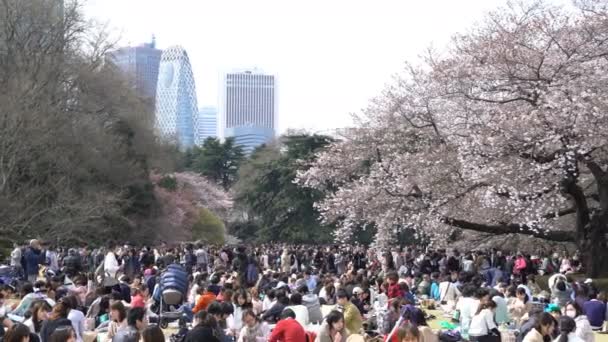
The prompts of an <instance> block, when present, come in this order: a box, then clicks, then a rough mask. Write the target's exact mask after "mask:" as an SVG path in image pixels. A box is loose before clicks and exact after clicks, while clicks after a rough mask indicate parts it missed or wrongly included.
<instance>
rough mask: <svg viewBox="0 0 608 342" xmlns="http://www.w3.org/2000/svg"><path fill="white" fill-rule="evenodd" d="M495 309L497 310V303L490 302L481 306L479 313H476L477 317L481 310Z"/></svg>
mask: <svg viewBox="0 0 608 342" xmlns="http://www.w3.org/2000/svg"><path fill="white" fill-rule="evenodd" d="M494 308H496V302H495V301H493V300H489V301H488V302H485V303H481V304H479V307H478V308H477V313H475V315H479V313H480V312H481V310H484V309H490V310H492V309H494Z"/></svg>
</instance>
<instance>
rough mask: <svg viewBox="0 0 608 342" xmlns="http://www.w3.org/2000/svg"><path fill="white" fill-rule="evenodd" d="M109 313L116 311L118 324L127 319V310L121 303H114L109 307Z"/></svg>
mask: <svg viewBox="0 0 608 342" xmlns="http://www.w3.org/2000/svg"><path fill="white" fill-rule="evenodd" d="M110 311H118V319H119V323H120V322H122V321H124V320H125V318H127V309H126V308H125V306H124V304H122V302H114V303H112V305H111V306H110Z"/></svg>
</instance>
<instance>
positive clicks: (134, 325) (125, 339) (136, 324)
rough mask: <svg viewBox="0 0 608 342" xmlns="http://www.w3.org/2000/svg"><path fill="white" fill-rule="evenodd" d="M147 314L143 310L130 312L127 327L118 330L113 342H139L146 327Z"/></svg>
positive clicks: (135, 309) (136, 309)
mask: <svg viewBox="0 0 608 342" xmlns="http://www.w3.org/2000/svg"><path fill="white" fill-rule="evenodd" d="M145 314H146V312H145V311H144V309H142V308H134V309H131V310H129V313H128V314H127V326H126V327H123V328H120V329H118V331H117V332H116V335H115V336H114V338H113V339H112V342H139V339H140V337H141V336H140V332H141V331H142V330H143V329H144V328H145V327H146V322H145V320H144V317H145Z"/></svg>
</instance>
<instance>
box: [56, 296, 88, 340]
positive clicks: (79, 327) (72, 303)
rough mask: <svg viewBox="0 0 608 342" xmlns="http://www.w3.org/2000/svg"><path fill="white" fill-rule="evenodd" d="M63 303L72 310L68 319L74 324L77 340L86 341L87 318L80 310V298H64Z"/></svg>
mask: <svg viewBox="0 0 608 342" xmlns="http://www.w3.org/2000/svg"><path fill="white" fill-rule="evenodd" d="M61 302H62V303H64V304H65V305H67V306H68V307H69V308H70V312H69V313H68V319H69V320H70V321H71V322H72V328H74V332H76V340H77V341H78V342H82V341H83V339H84V330H85V326H84V325H85V317H84V313H82V311H80V310H78V298H76V296H75V295H69V296H66V297H63V298H62V299H61Z"/></svg>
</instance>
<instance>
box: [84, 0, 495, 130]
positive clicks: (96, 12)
mask: <svg viewBox="0 0 608 342" xmlns="http://www.w3.org/2000/svg"><path fill="white" fill-rule="evenodd" d="M504 3H505V1H504V0H460V1H455V0H297V1H296V0H87V5H86V7H85V10H86V14H87V15H88V16H89V17H93V18H95V19H97V20H99V21H101V22H103V23H108V24H109V26H110V28H111V29H112V32H113V33H114V35H115V36H120V37H121V39H122V40H121V43H122V44H124V45H129V44H130V45H138V44H140V43H142V42H147V41H150V38H151V37H152V35H153V34H154V35H156V38H157V43H158V46H159V47H160V48H165V47H168V46H171V45H182V46H183V47H184V48H185V49H186V50H187V52H188V54H189V56H190V62H191V63H192V68H193V70H194V75H195V79H196V87H197V93H198V103H199V107H200V106H204V105H216V104H217V100H218V88H219V79H220V77H219V75H220V74H221V73H222V72H225V71H230V70H233V69H239V68H250V67H258V68H260V69H262V70H264V71H266V72H271V73H274V74H276V75H277V77H278V84H279V89H278V99H279V126H280V130H281V132H283V131H285V130H286V129H287V128H303V129H308V130H311V131H323V130H327V129H332V128H340V127H347V126H349V125H350V124H351V120H350V115H349V114H350V113H352V112H358V111H360V109H361V108H364V107H365V106H366V103H367V102H368V100H369V99H370V98H372V97H374V96H375V95H377V94H379V93H380V91H381V90H382V89H383V86H384V84H386V83H387V82H389V81H390V78H391V76H392V75H393V74H395V73H397V72H399V71H400V70H401V68H402V67H403V62H404V61H406V60H413V59H415V58H416V56H418V55H419V54H420V53H421V52H422V51H423V50H424V49H425V48H426V47H428V46H429V45H431V44H433V45H434V46H437V47H440V46H444V45H445V44H446V42H447V41H448V40H449V38H450V37H451V36H452V34H454V33H455V32H462V31H464V30H467V29H468V28H470V27H472V25H474V24H475V22H476V21H478V20H479V19H480V18H481V17H482V16H483V14H484V13H486V12H487V11H489V10H491V9H494V8H496V7H497V6H499V5H502V4H504Z"/></svg>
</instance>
